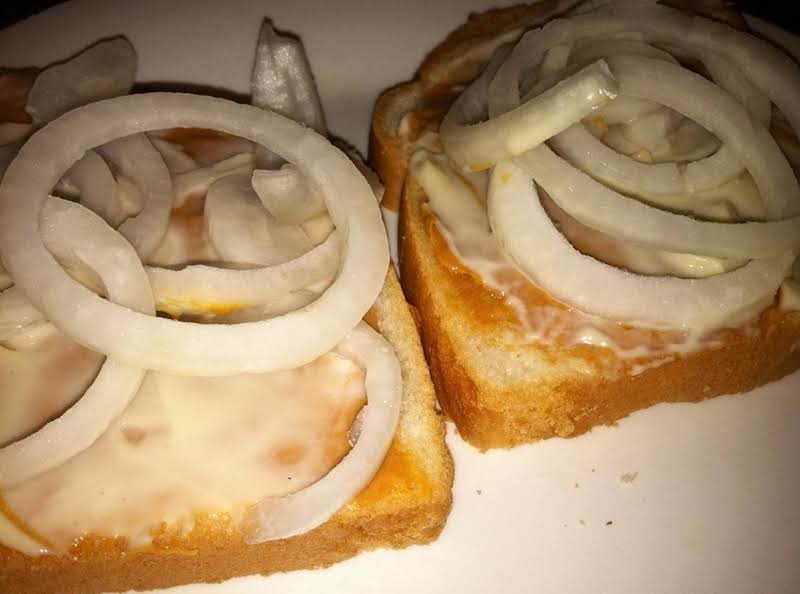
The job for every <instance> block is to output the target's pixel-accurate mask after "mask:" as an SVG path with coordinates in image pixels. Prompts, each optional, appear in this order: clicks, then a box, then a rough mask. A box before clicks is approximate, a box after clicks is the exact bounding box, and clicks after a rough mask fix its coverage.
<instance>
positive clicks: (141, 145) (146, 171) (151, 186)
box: [96, 134, 173, 260]
mask: <svg viewBox="0 0 800 594" xmlns="http://www.w3.org/2000/svg"><path fill="white" fill-rule="evenodd" d="M96 150H97V152H98V153H99V154H100V155H101V156H102V157H103V158H104V159H106V160H107V161H108V162H109V163H111V164H112V165H113V166H114V167H115V168H116V170H117V171H118V172H119V174H120V175H122V176H124V177H126V178H127V179H129V180H130V181H132V182H133V183H134V184H135V185H136V187H137V188H139V189H140V190H141V192H142V194H143V196H144V207H143V208H142V210H141V212H140V213H139V214H137V215H136V216H134V217H131V218H129V219H127V220H126V221H125V222H124V223H122V224H121V225H120V226H119V229H117V230H118V231H119V232H120V234H121V235H122V236H123V237H125V239H127V240H128V241H130V242H131V245H133V247H134V249H135V250H136V252H137V253H138V254H139V256H140V257H141V258H142V260H147V257H148V256H149V255H150V254H152V253H153V252H154V251H155V250H156V248H158V246H159V244H160V243H161V240H163V239H164V235H165V234H166V232H167V226H168V225H169V215H170V212H171V210H172V202H173V194H172V178H171V177H170V174H169V170H168V169H167V166H166V165H165V164H164V159H162V158H161V155H160V154H159V152H158V151H157V150H156V149H155V147H154V146H153V143H152V142H150V139H149V138H148V137H147V135H145V134H131V135H129V136H124V137H122V138H117V139H115V140H112V141H111V142H108V143H106V144H104V145H102V146H99V147H98V148H97V149H96ZM122 208H123V209H124V205H123V206H122Z"/></svg>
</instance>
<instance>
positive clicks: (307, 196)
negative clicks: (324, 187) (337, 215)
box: [252, 165, 325, 225]
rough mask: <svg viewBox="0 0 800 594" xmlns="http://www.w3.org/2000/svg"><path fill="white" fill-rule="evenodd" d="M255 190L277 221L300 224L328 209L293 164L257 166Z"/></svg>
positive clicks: (254, 174)
mask: <svg viewBox="0 0 800 594" xmlns="http://www.w3.org/2000/svg"><path fill="white" fill-rule="evenodd" d="M252 184H253V190H255V192H256V194H258V197H259V199H260V200H261V203H262V204H263V205H264V208H266V209H267V212H269V213H270V214H271V215H272V216H273V217H274V218H275V220H276V221H278V222H279V223H283V224H287V225H299V224H300V223H303V222H305V221H307V220H309V219H313V218H315V217H318V216H320V215H322V214H324V213H325V202H324V201H323V200H322V196H320V195H319V193H318V192H317V191H316V190H315V189H314V188H312V187H309V185H308V184H307V183H306V182H305V180H304V179H303V178H302V176H301V175H300V173H299V172H298V171H297V169H295V168H294V167H292V166H291V165H284V166H283V167H281V168H280V169H256V170H255V171H254V172H253V178H252Z"/></svg>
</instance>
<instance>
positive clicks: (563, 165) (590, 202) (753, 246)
mask: <svg viewBox="0 0 800 594" xmlns="http://www.w3.org/2000/svg"><path fill="white" fill-rule="evenodd" d="M515 162H516V163H517V164H518V165H519V166H521V167H523V168H524V169H525V170H526V171H527V172H528V174H529V175H531V176H532V177H533V178H534V179H535V180H536V183H537V184H539V185H540V186H541V187H542V188H543V189H544V190H545V191H546V192H547V193H548V195H550V197H552V198H553V200H554V201H555V202H556V203H557V204H558V205H559V207H561V208H562V209H563V210H565V211H566V212H568V213H569V214H570V216H572V217H574V218H575V219H577V220H578V221H580V222H581V223H583V224H584V225H588V226H589V227H592V228H593V229H597V230H598V231H602V232H603V233H606V234H608V235H612V236H614V237H617V238H619V239H623V240H626V241H632V242H634V243H639V244H643V245H647V246H650V247H654V248H658V249H661V250H667V251H672V252H682V253H691V254H703V255H707V256H716V257H719V258H774V257H775V256H779V255H781V254H782V253H784V252H785V251H787V250H792V249H797V248H798V247H800V217H794V218H791V219H783V220H779V221H772V222H767V223H762V222H746V223H716V222H710V221H699V220H696V219H693V218H691V217H686V216H683V215H679V214H673V213H671V212H668V211H664V210H659V209H658V208H654V207H652V206H649V205H647V204H645V203H643V202H639V201H638V200H635V199H632V198H628V197H626V196H623V195H621V194H618V193H617V192H615V191H614V190H612V189H610V188H607V187H606V186H604V185H603V184H601V183H599V182H597V181H595V180H594V179H592V178H591V177H589V176H588V175H586V174H585V173H583V172H582V171H579V170H577V169H575V168H574V167H572V166H571V165H570V164H569V163H567V162H566V161H564V160H563V159H561V158H560V157H558V156H557V155H556V154H555V153H553V152H552V151H551V150H550V149H549V148H548V147H547V146H545V145H541V146H539V147H538V148H536V149H534V150H533V151H530V152H528V153H526V154H524V155H522V156H521V157H518V158H517V159H516V160H515Z"/></svg>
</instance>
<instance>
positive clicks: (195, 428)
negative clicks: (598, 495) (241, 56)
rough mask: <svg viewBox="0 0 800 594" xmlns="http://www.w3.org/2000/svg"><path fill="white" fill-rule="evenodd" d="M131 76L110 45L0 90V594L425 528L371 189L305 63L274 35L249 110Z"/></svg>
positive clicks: (425, 494)
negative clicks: (328, 128)
mask: <svg viewBox="0 0 800 594" xmlns="http://www.w3.org/2000/svg"><path fill="white" fill-rule="evenodd" d="M135 66H136V56H135V53H134V51H133V48H132V47H131V45H130V44H129V43H128V42H127V41H126V40H124V39H120V38H117V39H111V40H107V41H104V42H101V43H98V44H96V45H94V46H92V47H91V48H89V49H87V50H85V51H83V52H82V53H80V54H78V55H77V56H75V57H74V58H72V59H70V60H68V61H66V62H63V63H60V64H57V65H54V66H52V67H50V68H46V69H44V70H41V71H38V70H28V71H3V72H2V73H0V83H1V84H0V90H2V91H3V93H4V94H3V96H2V97H0V116H1V117H0V119H2V120H3V123H2V124H0V132H2V134H3V137H2V142H3V146H2V147H0V151H1V152H0V158H2V161H3V162H2V169H3V171H4V173H3V177H2V183H1V184H0V256H1V257H2V266H3V268H2V269H1V271H0V282H2V285H0V291H2V292H0V386H2V387H1V388H0V391H2V395H1V397H0V407H2V410H0V591H2V592H19V593H22V592H42V593H44V592H47V593H48V594H54V593H58V592H83V593H86V592H102V591H118V590H128V589H149V588H157V587H164V586H170V585H176V584H182V583H187V582H208V581H220V580H223V579H226V578H229V577H232V576H237V575H245V574H251V573H263V574H266V573H272V572H276V571H286V570H291V569H299V568H313V567H320V566H325V565H329V564H331V563H333V562H336V561H338V560H341V559H344V558H346V557H349V556H352V555H354V554H356V553H357V552H358V551H361V550H365V549H370V548H375V547H382V546H392V547H400V546H407V545H409V544H414V543H425V542H429V541H431V540H432V539H434V538H436V536H437V535H438V534H439V532H440V530H441V529H442V526H443V525H444V521H445V518H446V517H447V513H448V511H449V509H450V500H451V495H450V487H451V482H452V463H451V460H450V456H449V453H448V452H447V449H446V446H445V444H444V430H443V426H442V422H441V419H440V418H439V416H438V414H437V412H436V410H435V407H434V402H435V400H434V393H433V388H432V385H431V382H430V377H429V375H428V370H427V367H426V365H425V361H424V358H423V355H422V350H421V346H420V343H419V339H418V336H417V332H416V327H415V324H414V320H413V318H412V315H411V312H410V310H409V307H408V305H407V304H406V302H405V300H404V299H403V295H402V292H401V290H400V288H399V285H398V282H397V279H396V277H395V275H394V272H393V269H392V268H390V267H389V252H388V246H387V239H386V235H385V231H384V228H383V226H382V221H381V217H380V211H379V200H380V196H381V192H382V188H380V184H378V183H377V181H376V179H375V176H374V174H372V173H371V172H369V171H368V170H367V169H366V167H365V166H364V165H363V163H361V162H360V161H359V160H358V158H357V157H355V156H348V155H346V154H345V153H344V152H343V151H342V150H339V149H338V148H336V147H335V146H334V145H332V144H331V143H330V142H329V141H328V139H327V138H325V136H324V135H325V122H324V118H323V117H322V111H321V109H320V105H319V99H318V97H317V94H316V90H315V87H314V83H313V80H312V78H311V75H310V70H309V67H308V64H307V62H306V58H305V55H304V53H303V50H302V46H301V45H300V44H299V42H298V41H297V40H296V39H294V38H291V37H286V36H283V35H278V34H276V33H275V32H274V30H273V29H272V27H271V26H270V25H269V24H268V23H267V24H265V26H264V28H263V29H262V33H261V38H260V41H259V46H258V50H257V55H256V64H255V68H254V73H253V103H254V105H242V104H238V103H233V102H231V101H227V100H224V99H218V98H212V97H205V96H199V95H189V94H176V93H143V94H132V95H128V94H127V93H128V91H129V90H130V89H131V86H132V84H133V81H134V79H135ZM281 114H282V115H281ZM293 120H297V121H293ZM298 122H300V123H298ZM354 161H355V162H354Z"/></svg>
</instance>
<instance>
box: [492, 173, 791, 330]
mask: <svg viewBox="0 0 800 594" xmlns="http://www.w3.org/2000/svg"><path fill="white" fill-rule="evenodd" d="M488 208H489V220H490V222H491V225H492V230H493V231H494V232H495V234H496V236H497V239H498V241H499V242H500V244H501V245H502V246H503V249H504V250H505V252H506V253H507V254H508V256H509V257H510V258H511V259H512V261H514V262H515V263H516V265H517V266H518V267H519V268H520V270H522V271H523V272H524V273H525V274H526V275H527V276H528V277H530V278H531V279H532V280H533V281H534V282H535V283H536V284H537V285H538V286H540V287H542V288H543V289H544V290H546V291H547V292H548V293H550V294H551V295H553V296H554V297H555V298H556V299H560V300H562V301H564V302H565V303H569V304H572V305H574V306H575V307H577V308H578V309H580V310H581V311H584V312H587V313H591V314H595V315H598V316H602V317H605V318H611V319H617V320H623V321H627V322H631V323H636V324H645V325H652V326H655V327H672V328H674V327H678V328H682V329H685V330H690V331H692V330H697V331H701V332H702V331H704V330H706V329H707V328H710V327H715V326H717V325H719V324H721V323H724V322H728V321H731V320H733V319H734V318H736V317H737V316H741V315H747V314H749V313H752V311H753V310H754V309H755V308H758V307H763V306H764V305H765V304H766V303H768V302H770V301H771V300H772V299H773V297H774V295H775V291H776V290H777V288H778V287H779V286H780V284H781V282H783V279H784V277H785V276H786V273H787V272H788V270H789V269H790V267H791V265H792V261H793V260H794V257H793V254H792V253H791V252H787V253H786V254H783V255H781V256H779V257H777V258H771V259H765V260H753V261H751V262H750V263H749V264H747V265H745V266H743V267H741V268H739V269H737V270H734V271H732V272H727V273H724V274H719V275H716V276H712V277H708V278H704V279H690V280H687V279H679V278H672V277H646V276H642V275H638V274H633V273H630V272H627V271H625V270H620V269H618V268H614V267H612V266H609V265H607V264H604V263H602V262H599V261H598V260H595V259H594V258H592V257H590V256H585V255H583V254H581V253H580V252H578V251H577V250H576V249H575V248H574V247H572V246H571V245H570V243H569V242H568V241H567V240H566V238H565V237H564V236H563V235H561V233H560V232H559V231H558V230H557V229H556V228H555V226H554V225H553V223H552V221H551V220H550V218H549V217H548V216H547V213H546V212H545V210H544V208H543V207H542V205H541V203H540V201H539V197H538V195H537V192H536V188H535V186H534V183H533V181H532V180H531V178H530V176H529V175H528V173H527V172H526V171H525V170H523V169H521V168H520V167H518V166H517V165H514V164H513V163H507V162H506V163H499V164H497V165H496V166H495V168H494V171H493V172H492V180H491V182H490V186H489V203H488ZM598 287H609V288H610V287H613V292H611V293H607V292H606V291H598V290H597V288H598Z"/></svg>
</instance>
